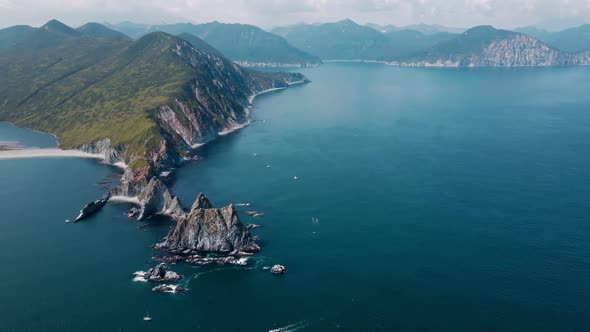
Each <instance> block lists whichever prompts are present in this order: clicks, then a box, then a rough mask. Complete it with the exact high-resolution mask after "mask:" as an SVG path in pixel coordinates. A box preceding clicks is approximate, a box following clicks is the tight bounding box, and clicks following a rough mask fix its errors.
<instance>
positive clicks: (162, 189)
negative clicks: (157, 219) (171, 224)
mask: <svg viewBox="0 0 590 332" xmlns="http://www.w3.org/2000/svg"><path fill="white" fill-rule="evenodd" d="M138 198H139V201H140V202H141V209H140V212H139V215H138V217H137V220H144V219H146V218H148V217H150V216H152V215H154V214H164V215H168V216H170V217H172V218H179V217H181V216H183V215H184V214H185V212H184V210H183V209H182V207H181V205H180V201H179V200H178V197H176V196H173V195H172V194H171V193H170V191H169V190H168V188H166V186H165V185H164V184H163V183H162V181H160V180H159V179H157V178H155V177H153V178H152V179H151V180H150V182H149V183H148V185H147V186H146V187H145V188H144V189H143V190H142V191H141V192H140V194H139V196H138Z"/></svg>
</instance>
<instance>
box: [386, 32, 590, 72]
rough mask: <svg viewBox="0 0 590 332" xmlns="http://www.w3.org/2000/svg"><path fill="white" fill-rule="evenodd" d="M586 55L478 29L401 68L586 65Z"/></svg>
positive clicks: (409, 59) (415, 58) (513, 35)
mask: <svg viewBox="0 0 590 332" xmlns="http://www.w3.org/2000/svg"><path fill="white" fill-rule="evenodd" d="M587 63H588V62H587V57H586V55H585V54H570V53H567V52H563V51H559V50H557V49H554V48H552V47H549V46H547V45H545V44H544V43H542V42H541V41H539V40H537V39H535V38H533V37H530V36H528V35H524V34H521V33H516V32H513V31H508V30H497V29H494V28H493V27H491V26H480V27H475V28H472V29H469V30H467V31H466V32H465V33H463V34H461V35H460V36H459V37H457V38H455V39H452V40H449V41H447V42H444V43H441V44H438V45H436V46H435V47H433V48H432V49H430V50H428V51H427V52H424V53H423V54H421V55H417V56H414V57H411V58H408V59H406V60H401V61H397V62H392V64H397V65H402V66H441V67H523V66H569V65H581V64H587Z"/></svg>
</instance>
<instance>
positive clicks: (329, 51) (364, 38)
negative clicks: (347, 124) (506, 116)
mask: <svg viewBox="0 0 590 332" xmlns="http://www.w3.org/2000/svg"><path fill="white" fill-rule="evenodd" d="M418 27H419V28H421V29H422V30H423V31H424V32H421V31H417V30H399V29H398V28H396V27H393V26H385V27H381V26H374V25H373V26H372V27H370V26H363V25H359V24H357V23H355V22H353V21H351V20H343V21H339V22H335V23H325V24H299V25H294V26H289V27H282V28H275V29H274V30H272V32H274V33H276V34H278V35H281V36H283V37H284V38H285V39H287V40H288V41H289V42H290V43H291V44H293V45H294V46H296V47H298V48H301V49H303V50H305V51H306V52H309V53H311V54H316V55H318V56H319V57H320V58H322V59H323V60H325V61H330V60H355V61H381V62H387V63H390V64H398V65H412V66H435V65H436V66H557V65H577V64H587V63H588V54H587V53H585V52H586V51H588V50H589V48H587V47H586V46H585V45H586V43H585V42H584V40H585V38H586V29H587V27H586V26H582V27H579V28H575V29H569V30H565V31H562V32H559V33H549V32H544V33H546V35H542V34H539V35H537V38H539V39H540V40H539V39H537V38H536V37H535V36H534V34H535V32H538V31H537V30H533V29H527V31H526V33H527V34H524V33H518V32H512V31H507V30H498V29H495V28H493V27H491V26H480V27H474V28H471V29H469V30H467V31H465V32H462V33H451V32H443V31H442V30H445V29H446V30H449V28H444V27H440V26H426V25H422V26H418ZM375 28H377V29H380V31H378V30H375ZM523 32H525V31H523ZM550 37H551V38H550ZM545 40H546V41H545ZM574 40H577V41H578V42H577V43H576V42H574ZM544 41H545V42H544ZM574 53H575V54H574Z"/></svg>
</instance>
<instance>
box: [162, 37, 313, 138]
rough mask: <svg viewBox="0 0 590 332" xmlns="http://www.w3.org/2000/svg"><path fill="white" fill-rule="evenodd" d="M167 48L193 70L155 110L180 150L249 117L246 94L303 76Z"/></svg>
mask: <svg viewBox="0 0 590 332" xmlns="http://www.w3.org/2000/svg"><path fill="white" fill-rule="evenodd" d="M173 52H174V53H175V54H176V55H178V57H180V58H181V59H182V61H183V62H184V63H186V64H188V65H189V66H190V67H191V68H193V70H194V71H195V72H196V73H198V74H199V75H198V76H197V77H195V78H194V79H192V80H191V81H190V82H189V83H188V84H187V85H186V86H185V91H184V93H183V94H182V95H180V96H178V97H177V98H175V99H174V101H173V102H171V103H168V104H165V105H162V106H161V107H159V109H158V112H157V119H158V122H159V125H160V126H161V128H162V129H163V130H164V131H165V132H166V134H167V136H168V137H170V138H172V140H173V141H174V143H175V144H176V145H177V146H179V147H180V148H181V149H183V150H189V149H190V148H192V147H194V146H196V145H198V144H201V143H204V142H207V141H210V140H212V139H214V138H215V137H217V136H218V135H219V132H221V131H223V130H224V129H228V128H231V127H234V126H237V125H240V124H244V123H246V122H248V121H249V118H248V115H249V114H248V109H249V107H250V105H251V101H252V96H254V95H256V94H259V93H261V92H263V91H265V90H269V89H276V88H287V87H289V85H291V84H295V83H304V82H307V79H306V78H305V77H304V76H303V75H301V74H298V73H279V74H274V73H260V72H255V71H252V70H248V69H245V68H243V67H241V66H239V65H237V64H235V63H232V62H231V61H229V60H227V59H225V58H223V57H221V56H219V55H216V54H211V53H206V52H203V51H201V50H198V49H195V48H193V47H192V46H191V44H190V43H188V42H186V41H182V42H180V41H179V42H178V43H176V44H175V46H174V48H173Z"/></svg>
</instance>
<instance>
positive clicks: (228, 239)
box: [156, 194, 260, 253]
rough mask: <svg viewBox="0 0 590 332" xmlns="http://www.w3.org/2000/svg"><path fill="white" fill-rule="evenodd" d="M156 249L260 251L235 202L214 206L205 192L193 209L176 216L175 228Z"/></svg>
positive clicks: (219, 251) (222, 251)
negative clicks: (241, 218) (234, 204)
mask: <svg viewBox="0 0 590 332" xmlns="http://www.w3.org/2000/svg"><path fill="white" fill-rule="evenodd" d="M156 248H158V249H165V250H168V251H173V252H179V251H189V252H190V251H199V252H215V253H232V252H239V251H242V252H247V253H251V252H257V251H259V250H260V247H259V246H258V245H257V244H256V242H255V241H254V238H253V237H252V235H251V234H250V231H249V229H248V228H247V227H246V226H245V225H244V224H242V222H241V221H240V218H239V217H238V214H237V212H236V210H235V208H234V206H233V205H229V206H226V207H223V208H213V207H212V206H211V203H210V202H209V200H208V199H207V198H206V197H205V196H204V195H203V194H200V195H199V197H198V198H197V200H196V201H195V203H194V204H193V207H192V209H191V211H190V212H188V213H186V214H185V215H183V216H181V217H180V218H177V223H176V227H175V228H174V229H172V230H171V231H170V232H169V233H168V235H167V236H166V237H165V238H164V239H163V240H162V242H160V243H158V244H157V245H156Z"/></svg>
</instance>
